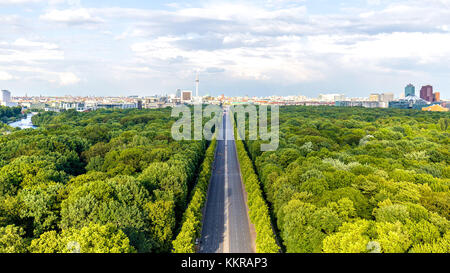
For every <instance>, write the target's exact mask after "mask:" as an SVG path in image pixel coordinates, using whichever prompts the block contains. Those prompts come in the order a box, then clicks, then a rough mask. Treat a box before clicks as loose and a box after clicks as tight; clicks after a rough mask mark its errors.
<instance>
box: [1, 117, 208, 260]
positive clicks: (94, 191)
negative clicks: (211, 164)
mask: <svg viewBox="0 0 450 273" xmlns="http://www.w3.org/2000/svg"><path fill="white" fill-rule="evenodd" d="M173 122H175V119H174V118H171V109H160V110H131V109H129V110H98V111H94V112H88V113H79V112H76V111H67V112H63V113H59V114H57V113H53V112H47V113H40V114H39V115H36V116H34V117H33V123H34V124H35V125H37V126H39V128H38V129H35V130H32V129H28V130H18V131H14V132H13V133H11V134H9V135H4V136H0V252H27V251H31V252H50V253H53V252H58V253H60V252H169V251H170V250H171V249H172V240H173V239H174V235H175V232H176V230H177V228H178V226H179V224H180V221H181V218H182V214H183V212H184V210H185V208H186V205H187V199H188V196H189V191H190V189H192V187H193V184H194V183H193V182H194V181H195V180H196V176H197V174H196V173H197V172H198V167H199V165H200V164H201V162H202V160H203V155H204V152H205V150H206V146H207V142H206V141H180V142H178V141H177V142H176V141H173V139H172V137H171V132H170V130H171V126H172V124H173Z"/></svg>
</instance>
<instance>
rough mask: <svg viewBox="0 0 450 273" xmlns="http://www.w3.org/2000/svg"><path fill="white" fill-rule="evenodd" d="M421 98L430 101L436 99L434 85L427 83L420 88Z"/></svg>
mask: <svg viewBox="0 0 450 273" xmlns="http://www.w3.org/2000/svg"><path fill="white" fill-rule="evenodd" d="M420 98H421V99H423V100H426V101H428V102H433V101H434V95H433V86H431V85H425V86H422V89H420Z"/></svg>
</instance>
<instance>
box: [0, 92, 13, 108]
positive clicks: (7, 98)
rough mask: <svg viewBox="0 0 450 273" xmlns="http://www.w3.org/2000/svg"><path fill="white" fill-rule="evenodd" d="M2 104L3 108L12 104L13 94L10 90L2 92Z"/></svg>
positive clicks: (0, 99)
mask: <svg viewBox="0 0 450 273" xmlns="http://www.w3.org/2000/svg"><path fill="white" fill-rule="evenodd" d="M0 102H1V104H2V105H3V106H8V104H10V103H11V92H9V91H8V90H2V93H1V96H0Z"/></svg>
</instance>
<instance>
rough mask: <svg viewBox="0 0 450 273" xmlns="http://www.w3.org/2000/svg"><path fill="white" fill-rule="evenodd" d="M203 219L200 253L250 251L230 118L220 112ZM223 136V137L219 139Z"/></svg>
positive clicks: (250, 241) (247, 223)
mask: <svg viewBox="0 0 450 273" xmlns="http://www.w3.org/2000/svg"><path fill="white" fill-rule="evenodd" d="M220 133H221V136H224V139H225V140H219V141H218V143H217V152H216V158H215V161H214V168H213V173H212V178H211V184H210V189H209V194H208V201H207V203H206V211H205V215H204V219H203V230H202V238H201V241H200V252H201V253H253V248H252V245H253V242H252V240H253V239H252V236H251V235H250V226H249V221H248V216H247V206H246V204H245V201H244V200H245V199H244V193H243V186H242V181H241V176H240V172H239V163H238V159H237V155H236V148H235V145H236V144H235V141H234V137H233V128H232V125H231V120H230V118H229V116H228V114H227V113H225V115H224V119H223V122H222V128H221V131H220ZM222 139H223V138H222Z"/></svg>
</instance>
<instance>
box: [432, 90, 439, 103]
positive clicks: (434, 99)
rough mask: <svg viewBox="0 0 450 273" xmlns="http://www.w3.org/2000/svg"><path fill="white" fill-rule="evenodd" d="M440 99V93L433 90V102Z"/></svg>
mask: <svg viewBox="0 0 450 273" xmlns="http://www.w3.org/2000/svg"><path fill="white" fill-rule="evenodd" d="M440 101H441V93H440V92H435V93H434V96H433V102H440Z"/></svg>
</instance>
